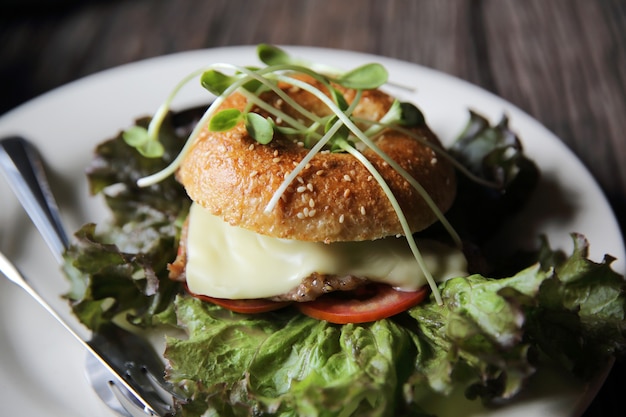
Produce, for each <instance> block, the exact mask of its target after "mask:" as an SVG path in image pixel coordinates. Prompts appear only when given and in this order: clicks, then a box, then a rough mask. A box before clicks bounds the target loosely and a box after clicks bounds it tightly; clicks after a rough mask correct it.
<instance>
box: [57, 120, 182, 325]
mask: <svg viewBox="0 0 626 417" xmlns="http://www.w3.org/2000/svg"><path fill="white" fill-rule="evenodd" d="M183 116H185V115H183ZM178 117H180V116H178ZM147 123H148V119H140V120H138V121H137V125H138V126H141V127H145V126H147ZM181 124H183V125H186V124H187V123H182V122H181V121H180V120H173V117H172V116H171V115H170V117H168V118H167V119H166V120H165V122H164V126H163V128H162V129H161V131H160V133H159V135H160V140H161V143H162V144H163V145H164V148H165V150H166V152H165V153H164V155H163V156H162V157H160V158H145V157H143V156H142V155H141V154H139V152H137V151H136V150H135V149H133V148H131V147H130V146H128V145H127V144H126V143H125V142H124V139H123V137H122V134H121V133H120V134H119V135H118V136H116V137H114V138H112V139H110V140H107V141H105V142H103V143H102V144H100V145H99V146H98V147H97V149H96V153H95V156H94V159H93V160H92V162H91V163H90V165H89V167H88V168H87V176H88V179H89V184H90V190H91V192H92V193H94V194H100V195H102V196H104V199H105V202H106V204H107V206H108V208H109V209H110V212H111V214H112V217H111V218H110V219H108V220H107V221H105V222H102V223H101V224H98V226H97V227H96V225H94V224H86V225H85V226H83V227H82V228H81V229H80V230H78V231H77V232H76V234H75V239H73V241H72V245H71V246H70V248H69V249H68V250H67V252H66V254H65V259H66V262H65V272H66V275H67V276H68V277H69V278H70V283H71V288H70V290H69V292H68V294H67V298H68V299H69V300H70V301H71V304H72V308H73V311H74V313H75V314H76V315H77V317H78V318H79V319H80V320H81V322H83V323H84V324H85V325H86V326H88V327H89V328H91V329H97V328H98V327H99V326H100V325H101V324H103V323H107V322H109V321H111V320H112V319H113V318H115V317H116V316H118V315H120V314H126V315H128V318H129V320H130V321H131V322H133V323H135V324H139V325H144V326H145V325H149V324H150V323H151V322H152V321H153V320H155V319H156V317H155V315H156V314H160V313H162V312H163V311H165V310H168V309H172V301H173V298H174V296H175V295H176V294H177V293H178V292H179V291H180V285H179V284H177V283H174V282H172V281H171V280H169V279H168V278H167V275H168V272H167V263H168V262H171V261H172V260H173V259H174V258H175V257H176V251H177V246H178V236H179V234H180V228H181V224H182V219H183V217H184V216H185V213H186V212H187V210H188V207H189V199H188V197H187V196H186V194H185V191H184V189H183V187H182V186H181V185H180V184H179V183H178V182H176V180H175V179H174V178H167V179H165V180H164V181H161V182H159V183H158V184H155V185H153V186H151V187H146V188H139V187H138V186H137V184H136V181H137V179H139V178H141V177H143V176H145V175H148V174H151V173H154V172H156V171H158V170H160V169H162V168H164V167H166V166H167V165H168V164H169V163H170V162H171V160H172V159H173V158H174V157H176V155H177V154H178V152H179V151H180V149H181V148H182V146H183V145H184V143H185V140H186V134H187V131H188V129H184V128H183V129H180V125H181ZM175 127H179V129H178V130H177V129H175Z"/></svg>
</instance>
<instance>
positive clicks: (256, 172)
mask: <svg viewBox="0 0 626 417" xmlns="http://www.w3.org/2000/svg"><path fill="white" fill-rule="evenodd" d="M258 174H259V171H256V170H255V171H252V172H250V177H256V176H257V175H258Z"/></svg>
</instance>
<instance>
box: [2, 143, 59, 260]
mask: <svg viewBox="0 0 626 417" xmlns="http://www.w3.org/2000/svg"><path fill="white" fill-rule="evenodd" d="M0 166H1V168H2V170H1V171H2V172H3V173H4V174H5V177H6V179H7V182H8V183H9V186H10V187H11V189H12V190H13V192H14V193H15V195H16V196H17V198H18V200H19V201H20V203H22V205H23V206H24V207H25V208H26V212H27V213H28V214H29V216H30V218H31V220H32V221H33V223H34V224H35V226H36V227H37V229H38V230H39V232H40V233H41V235H42V236H43V238H44V240H45V241H46V243H47V244H48V246H49V247H50V248H53V254H54V256H55V258H56V260H57V262H59V264H61V263H62V262H63V252H64V251H65V249H66V248H67V246H68V244H69V239H68V237H67V233H66V232H65V229H64V228H63V224H62V223H61V219H60V216H59V209H58V206H57V203H56V200H55V199H54V196H53V195H52V192H51V191H50V185H49V183H48V181H47V178H46V174H45V171H44V167H43V162H42V160H41V158H40V156H39V152H38V151H37V149H35V147H34V146H33V145H31V144H30V142H28V141H27V140H26V139H24V138H22V137H19V136H11V137H7V138H4V139H1V140H0Z"/></svg>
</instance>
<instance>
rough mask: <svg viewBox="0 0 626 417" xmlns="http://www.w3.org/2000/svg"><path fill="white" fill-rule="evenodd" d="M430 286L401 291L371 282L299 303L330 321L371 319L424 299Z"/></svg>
mask: <svg viewBox="0 0 626 417" xmlns="http://www.w3.org/2000/svg"><path fill="white" fill-rule="evenodd" d="M427 294H428V286H424V287H422V288H420V289H419V290H417V291H398V290H394V289H393V288H392V287H391V286H389V285H386V284H378V283H371V284H367V285H364V286H362V287H360V288H358V289H356V290H355V291H336V292H333V293H330V294H326V295H323V296H321V297H319V298H317V299H315V300H314V301H309V302H306V303H295V305H296V306H297V308H298V309H299V310H300V312H302V313H303V314H306V315H307V316H310V317H313V318H316V319H318V320H326V321H328V322H330V323H336V324H347V323H367V322H371V321H376V320H382V319H384V318H387V317H391V316H395V315H396V314H398V313H401V312H403V311H405V310H407V309H409V308H411V307H413V306H416V305H417V304H419V303H421V302H422V301H423V300H424V298H426V295H427Z"/></svg>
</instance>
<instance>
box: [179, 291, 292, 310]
mask: <svg viewBox="0 0 626 417" xmlns="http://www.w3.org/2000/svg"><path fill="white" fill-rule="evenodd" d="M185 289H186V290H187V292H188V293H189V295H191V296H193V297H196V298H198V299H200V300H202V301H207V302H209V303H213V304H216V305H218V306H220V307H224V308H225V309H227V310H230V311H234V312H235V313H243V314H258V313H267V312H268V311H274V310H278V309H281V308H283V307H287V306H288V305H289V304H291V302H289V301H285V302H279V301H271V300H264V299H262V298H259V299H253V300H229V299H226V298H215V297H209V296H208V295H201V294H194V293H192V292H191V291H189V288H187V286H186V285H185Z"/></svg>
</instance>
